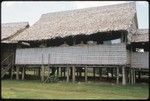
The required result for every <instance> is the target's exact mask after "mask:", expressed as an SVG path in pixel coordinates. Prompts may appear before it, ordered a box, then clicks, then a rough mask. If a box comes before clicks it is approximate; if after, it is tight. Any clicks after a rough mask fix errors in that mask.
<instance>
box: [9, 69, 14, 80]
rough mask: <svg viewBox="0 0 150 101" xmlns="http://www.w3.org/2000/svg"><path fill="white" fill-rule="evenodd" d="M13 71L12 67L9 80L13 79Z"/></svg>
mask: <svg viewBox="0 0 150 101" xmlns="http://www.w3.org/2000/svg"><path fill="white" fill-rule="evenodd" d="M13 71H14V67H12V68H11V76H10V79H11V80H12V79H13Z"/></svg>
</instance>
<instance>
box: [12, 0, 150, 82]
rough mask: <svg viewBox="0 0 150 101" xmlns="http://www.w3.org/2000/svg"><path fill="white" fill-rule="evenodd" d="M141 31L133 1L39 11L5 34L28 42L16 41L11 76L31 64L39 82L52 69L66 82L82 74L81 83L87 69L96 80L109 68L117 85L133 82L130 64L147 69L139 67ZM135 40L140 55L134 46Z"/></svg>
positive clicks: (107, 72) (143, 35)
mask: <svg viewBox="0 0 150 101" xmlns="http://www.w3.org/2000/svg"><path fill="white" fill-rule="evenodd" d="M147 34H148V32H147V33H146V34H145V33H143V34H141V33H140V31H139V29H138V23H137V13H136V5H135V3H133V2H132V3H124V4H117V5H109V6H101V7H93V8H85V9H77V10H69V11H62V12H54V13H48V14H43V15H42V16H41V18H40V19H39V20H38V21H37V22H36V23H35V24H34V25H32V26H31V27H29V28H28V29H26V30H24V31H23V32H21V33H20V34H18V35H17V36H15V37H13V38H12V39H11V40H12V41H17V42H18V43H26V44H28V46H26V47H24V46H22V44H18V47H17V49H16V52H15V66H16V67H15V68H16V79H19V78H20V77H19V73H20V72H21V76H22V79H24V76H25V73H26V70H27V69H31V68H32V69H34V70H36V74H37V75H38V76H39V77H40V78H41V81H42V82H46V80H48V78H49V76H50V73H51V75H53V74H55V72H57V75H59V76H60V74H59V73H61V77H62V75H63V76H64V78H65V80H66V81H67V82H69V81H70V80H71V81H72V82H75V81H77V80H78V79H80V78H81V77H83V74H84V80H85V82H87V81H88V80H89V71H90V70H91V69H90V68H92V70H93V76H94V77H96V76H97V74H98V78H99V79H100V80H102V78H103V77H104V76H105V75H104V74H105V73H106V74H109V72H110V73H111V76H112V78H113V79H114V78H115V80H114V82H116V83H117V84H119V83H120V81H121V82H122V84H123V85H126V83H128V82H131V83H135V82H134V81H135V75H133V74H135V68H147V69H149V68H148V67H145V66H147V65H148V58H147V55H146V54H149V52H148V49H147V45H148V44H149V43H148V42H149V39H148V36H147ZM141 36H142V37H141ZM142 38H143V39H142ZM143 43H144V44H143ZM140 44H141V45H142V48H144V54H143V53H142V55H140V54H141V53H139V52H136V51H134V50H135V49H137V48H138V47H136V46H139V47H141V45H140ZM145 51H147V52H145ZM137 56H139V57H138V58H137ZM137 59H138V60H137ZM139 61H140V63H141V64H138V63H139ZM143 61H144V63H143ZM136 63H137V64H136ZM141 65H142V66H144V67H141ZM13 69H14V68H12V70H13ZM106 76H109V75H106Z"/></svg>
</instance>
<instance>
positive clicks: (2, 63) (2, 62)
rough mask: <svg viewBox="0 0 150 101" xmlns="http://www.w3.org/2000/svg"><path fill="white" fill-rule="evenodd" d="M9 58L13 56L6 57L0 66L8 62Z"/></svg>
mask: <svg viewBox="0 0 150 101" xmlns="http://www.w3.org/2000/svg"><path fill="white" fill-rule="evenodd" d="M11 56H13V54H10V55H9V56H8V57H6V58H5V59H4V60H3V61H2V62H1V65H3V64H4V63H5V61H6V60H8V59H9V58H10V57H11Z"/></svg>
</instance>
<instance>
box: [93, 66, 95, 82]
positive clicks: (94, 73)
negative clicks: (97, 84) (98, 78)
mask: <svg viewBox="0 0 150 101" xmlns="http://www.w3.org/2000/svg"><path fill="white" fill-rule="evenodd" d="M93 77H94V81H95V67H93Z"/></svg>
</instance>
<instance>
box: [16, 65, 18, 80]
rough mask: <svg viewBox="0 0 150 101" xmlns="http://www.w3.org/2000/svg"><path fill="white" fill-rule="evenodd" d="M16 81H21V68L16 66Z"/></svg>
mask: <svg viewBox="0 0 150 101" xmlns="http://www.w3.org/2000/svg"><path fill="white" fill-rule="evenodd" d="M16 80H19V67H18V66H16Z"/></svg>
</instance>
